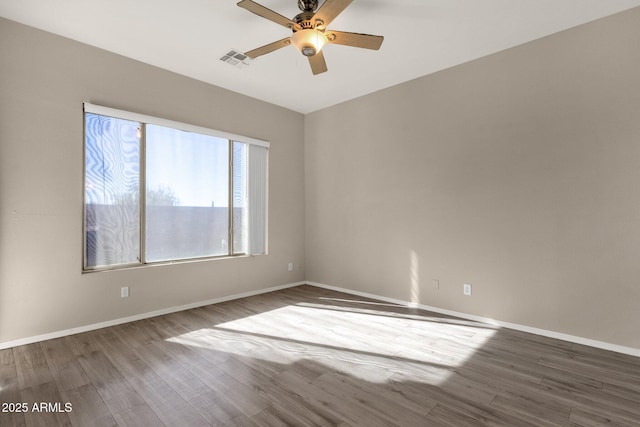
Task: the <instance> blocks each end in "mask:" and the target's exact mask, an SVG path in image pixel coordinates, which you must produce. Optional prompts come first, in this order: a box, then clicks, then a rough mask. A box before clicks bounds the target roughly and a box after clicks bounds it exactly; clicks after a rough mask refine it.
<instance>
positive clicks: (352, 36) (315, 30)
mask: <svg viewBox="0 0 640 427" xmlns="http://www.w3.org/2000/svg"><path fill="white" fill-rule="evenodd" d="M352 1H353V0H325V2H324V3H322V6H320V9H318V11H317V12H316V9H317V8H318V0H298V8H299V9H300V10H301V11H302V13H299V14H298V15H296V16H295V17H294V18H293V19H289V18H287V17H285V16H282V15H280V14H279V13H276V12H274V11H273V10H271V9H269V8H266V7H264V6H262V5H260V4H258V3H256V2H254V1H252V0H242V1H241V2H239V3H238V6H240V7H241V8H243V9H246V10H248V11H249V12H252V13H255V14H256V15H258V16H262V17H263V18H265V19H268V20H269V21H272V22H275V23H276V24H279V25H282V26H284V27H287V28H289V29H290V30H291V31H293V34H292V35H291V36H290V37H285V38H284V39H282V40H278V41H275V42H273V43H269V44H268V45H265V46H262V47H259V48H257V49H253V50H250V51H249V52H245V55H247V56H248V57H249V58H252V59H253V58H257V57H258V56H261V55H265V54H267V53H270V52H273V51H274V50H278V49H280V48H283V47H285V46H288V45H290V44H292V45H294V46H295V47H296V48H297V49H298V50H299V51H300V53H302V54H303V55H304V56H306V57H308V58H309V64H310V65H311V71H312V72H313V74H320V73H324V72H325V71H327V63H326V62H325V60H324V55H323V54H322V47H323V46H324V45H325V44H327V43H332V44H341V45H345V46H353V47H360V48H365V49H373V50H378V49H380V46H381V45H382V41H383V40H384V37H382V36H372V35H370V34H359V33H347V32H344V31H333V30H328V29H327V26H328V25H329V24H331V21H333V20H334V19H335V18H336V17H337V16H338V15H339V14H340V13H341V12H342V11H343V10H344V9H345V8H346V7H347V6H349V4H351V2H352Z"/></svg>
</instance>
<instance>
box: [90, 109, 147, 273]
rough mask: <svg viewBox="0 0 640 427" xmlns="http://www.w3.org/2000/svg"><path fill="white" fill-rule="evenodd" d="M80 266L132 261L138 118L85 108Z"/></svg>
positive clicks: (136, 236)
mask: <svg viewBox="0 0 640 427" xmlns="http://www.w3.org/2000/svg"><path fill="white" fill-rule="evenodd" d="M85 126H86V128H85V150H86V152H85V159H86V164H85V248H86V249H85V266H86V267H96V266H108V265H115V264H127V263H135V262H138V255H139V249H140V227H139V220H140V204H139V194H140V188H139V183H140V169H139V165H140V138H139V134H140V123H137V122H132V121H128V120H122V119H116V118H113V117H105V116H100V115H96V114H90V113H87V114H85Z"/></svg>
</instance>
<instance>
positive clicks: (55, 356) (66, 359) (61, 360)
mask: <svg viewBox="0 0 640 427" xmlns="http://www.w3.org/2000/svg"><path fill="white" fill-rule="evenodd" d="M40 346H41V347H42V351H43V353H44V356H45V359H46V361H47V363H48V365H49V367H50V371H51V372H52V376H53V378H54V380H55V382H56V384H57V385H58V389H59V390H60V391H63V390H72V389H76V388H79V387H82V386H84V385H87V384H89V383H90V380H89V378H88V377H87V375H86V374H85V372H84V370H83V369H82V366H80V363H79V362H78V359H77V357H76V355H75V354H74V353H73V350H72V349H71V348H70V347H69V346H68V345H67V341H66V340H65V339H64V338H58V339H54V340H48V341H44V342H42V343H40Z"/></svg>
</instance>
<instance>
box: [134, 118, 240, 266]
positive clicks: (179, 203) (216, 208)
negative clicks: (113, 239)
mask: <svg viewBox="0 0 640 427" xmlns="http://www.w3.org/2000/svg"><path fill="white" fill-rule="evenodd" d="M146 142H147V144H146V198H147V202H146V247H145V248H146V253H145V255H146V260H147V261H166V260H175V259H186V258H198V257H208V256H218V255H227V254H228V253H229V243H228V239H229V142H228V140H226V139H222V138H216V137H212V136H208V135H202V134H198V133H193V132H184V131H180V130H176V129H171V128H166V127H162V126H156V125H147V127H146Z"/></svg>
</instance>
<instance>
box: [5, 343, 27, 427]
mask: <svg viewBox="0 0 640 427" xmlns="http://www.w3.org/2000/svg"><path fill="white" fill-rule="evenodd" d="M21 402H22V398H21V396H20V386H19V384H18V373H17V371H16V364H15V361H14V358H13V350H12V349H10V348H9V349H4V350H0V403H7V404H9V403H21ZM6 409H7V411H6V412H0V425H1V426H7V427H17V426H24V425H25V419H24V413H22V412H16V411H14V410H11V411H10V410H8V409H9V408H6Z"/></svg>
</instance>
